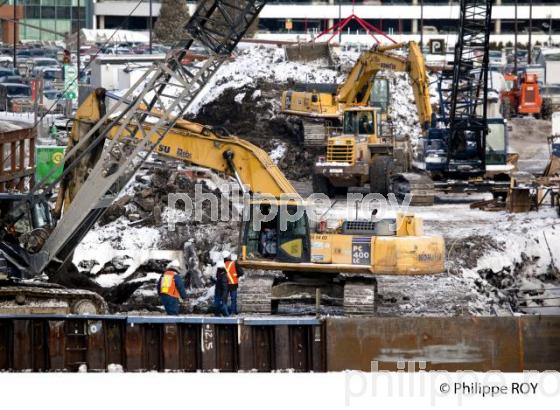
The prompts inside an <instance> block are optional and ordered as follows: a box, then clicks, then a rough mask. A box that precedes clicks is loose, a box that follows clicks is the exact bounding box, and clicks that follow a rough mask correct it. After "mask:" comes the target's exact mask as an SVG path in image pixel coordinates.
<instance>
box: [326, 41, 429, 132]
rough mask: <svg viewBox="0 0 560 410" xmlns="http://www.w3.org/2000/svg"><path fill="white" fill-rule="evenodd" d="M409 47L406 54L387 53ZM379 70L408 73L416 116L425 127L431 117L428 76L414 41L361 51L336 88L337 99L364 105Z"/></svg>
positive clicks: (424, 127) (341, 101) (340, 101)
mask: <svg viewBox="0 0 560 410" xmlns="http://www.w3.org/2000/svg"><path fill="white" fill-rule="evenodd" d="M405 47H407V48H408V57H407V58H406V59H405V58H403V57H399V56H395V55H391V54H387V51H390V50H395V49H402V48H405ZM381 70H390V71H395V72H405V73H408V75H409V77H410V80H411V83H412V90H413V92H414V101H415V103H416V108H417V110H418V116H419V118H420V123H421V124H422V128H423V129H427V128H428V127H429V125H430V123H431V120H432V106H431V104H430V89H429V79H428V74H427V70H426V64H425V61H424V56H423V54H422V51H421V50H420V47H419V46H418V44H417V43H416V42H414V41H411V42H409V43H399V44H393V45H390V46H384V47H378V48H376V49H373V50H368V51H365V52H363V53H362V54H361V55H360V57H359V59H358V61H357V62H356V64H355V65H354V67H353V68H352V71H351V72H350V74H349V75H348V77H347V79H346V81H345V82H344V83H343V84H342V85H341V86H340V87H339V89H338V94H337V97H336V100H337V102H338V103H339V104H343V105H346V106H348V105H352V104H359V105H366V104H367V103H368V100H369V96H370V94H371V88H372V87H373V81H372V79H373V78H375V76H376V75H377V73H378V72H379V71H381Z"/></svg>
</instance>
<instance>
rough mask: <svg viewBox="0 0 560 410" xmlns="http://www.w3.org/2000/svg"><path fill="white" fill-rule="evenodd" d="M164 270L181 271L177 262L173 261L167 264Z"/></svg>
mask: <svg viewBox="0 0 560 410" xmlns="http://www.w3.org/2000/svg"><path fill="white" fill-rule="evenodd" d="M166 269H172V270H176V271H179V270H181V264H180V263H179V261H178V260H176V259H174V260H172V261H171V262H169V263H168V264H167V266H166Z"/></svg>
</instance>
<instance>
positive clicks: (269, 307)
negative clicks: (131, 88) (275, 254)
mask: <svg viewBox="0 0 560 410" xmlns="http://www.w3.org/2000/svg"><path fill="white" fill-rule="evenodd" d="M240 286H241V288H242V290H241V291H240V292H239V305H240V311H241V313H243V314H247V313H249V314H279V315H285V316H303V315H310V314H321V315H334V316H371V315H375V313H376V301H377V282H376V280H375V278H373V277H370V276H367V277H366V276H356V275H346V274H338V275H329V276H311V275H309V276H306V275H301V273H300V274H299V275H294V274H293V273H287V274H284V275H281V274H280V273H277V274H273V273H271V272H268V273H267V272H251V273H248V274H247V276H246V277H245V278H243V280H242V282H241V285H240ZM317 300H319V304H317Z"/></svg>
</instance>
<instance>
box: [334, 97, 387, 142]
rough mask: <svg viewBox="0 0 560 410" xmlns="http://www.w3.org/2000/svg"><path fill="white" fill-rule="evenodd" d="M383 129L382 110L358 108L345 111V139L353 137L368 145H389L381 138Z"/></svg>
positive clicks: (343, 127)
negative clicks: (365, 141) (364, 141)
mask: <svg viewBox="0 0 560 410" xmlns="http://www.w3.org/2000/svg"><path fill="white" fill-rule="evenodd" d="M381 127H382V125H381V108H378V107H362V106H357V107H351V108H347V109H346V110H344V119H343V123H342V135H343V138H347V137H349V136H352V135H353V136H354V137H356V140H357V141H362V140H367V143H368V145H376V144H387V143H388V141H386V139H385V138H383V137H381V135H382V129H381Z"/></svg>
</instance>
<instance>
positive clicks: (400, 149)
mask: <svg viewBox="0 0 560 410" xmlns="http://www.w3.org/2000/svg"><path fill="white" fill-rule="evenodd" d="M405 46H406V48H407V50H408V56H407V58H404V57H401V56H395V55H391V54H387V51H389V50H393V49H402V48H404V47H405ZM382 69H387V70H391V71H394V72H405V73H407V74H408V76H409V78H410V80H411V85H412V90H413V94H414V101H415V103H416V109H417V113H418V117H419V123H420V124H421V127H422V130H423V131H425V130H427V129H428V128H429V126H430V124H431V121H432V106H431V104H430V93H429V79H428V74H427V71H426V65H425V61H424V57H423V55H422V52H421V50H420V48H419V46H418V45H417V44H416V43H415V42H410V43H407V44H406V45H405V44H402V43H401V44H396V45H393V46H387V47H384V49H383V52H381V53H380V52H379V51H378V50H372V51H366V52H364V53H362V55H361V56H360V59H359V60H358V62H357V63H356V65H355V66H354V69H353V70H352V73H351V75H350V76H349V77H348V80H347V81H346V82H345V83H344V84H343V86H342V87H341V89H340V93H339V97H338V98H339V101H343V102H342V103H340V104H339V107H341V108H343V120H342V128H341V129H339V130H338V132H334V133H330V134H329V135H328V136H327V140H326V152H325V154H324V155H322V156H320V157H319V158H318V160H317V162H316V164H315V167H314V173H313V188H314V191H315V192H323V193H325V194H327V195H329V196H330V197H332V196H334V195H336V194H340V193H345V192H346V190H347V189H348V188H349V187H353V186H364V185H365V184H368V183H369V186H370V191H371V192H372V193H379V194H382V195H384V196H386V195H387V194H388V193H389V191H390V177H391V176H392V175H394V174H397V173H402V172H406V171H408V170H409V168H410V156H411V155H410V154H409V151H410V148H409V147H408V146H407V142H406V141H396V140H395V139H394V137H393V135H392V133H387V132H384V131H383V129H382V124H383V121H382V116H383V112H382V110H381V109H380V108H379V107H374V106H371V105H370V104H369V103H368V97H369V94H370V93H371V87H372V84H373V82H372V80H371V79H372V78H375V76H376V75H377V73H378V72H379V71H380V70H382ZM358 90H362V91H358ZM352 101H354V103H351V102H352ZM408 181H409V183H410V187H411V190H412V192H413V193H414V195H413V196H412V198H413V201H414V202H413V205H420V204H424V203H425V202H426V201H431V200H433V192H432V188H433V186H432V185H433V184H432V182H431V181H429V180H428V179H427V178H425V177H423V176H422V175H419V174H410V175H408Z"/></svg>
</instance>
